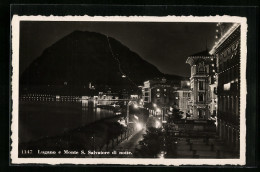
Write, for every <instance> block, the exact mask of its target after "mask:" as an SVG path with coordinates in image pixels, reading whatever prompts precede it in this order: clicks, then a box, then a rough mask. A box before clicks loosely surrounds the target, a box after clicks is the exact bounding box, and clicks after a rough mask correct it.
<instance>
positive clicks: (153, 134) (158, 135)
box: [134, 127, 164, 158]
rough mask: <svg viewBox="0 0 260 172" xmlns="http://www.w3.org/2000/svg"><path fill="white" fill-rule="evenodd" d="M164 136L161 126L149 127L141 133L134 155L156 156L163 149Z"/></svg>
mask: <svg viewBox="0 0 260 172" xmlns="http://www.w3.org/2000/svg"><path fill="white" fill-rule="evenodd" d="M163 143H164V136H163V131H162V129H161V128H153V127H150V128H148V129H147V130H146V134H144V135H143V140H142V141H140V142H139V145H140V148H139V149H136V151H135V153H134V156H136V157H147V158H154V157H156V156H157V155H158V154H159V153H160V152H161V150H163V145H164V144H163Z"/></svg>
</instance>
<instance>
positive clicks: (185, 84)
mask: <svg viewBox="0 0 260 172" xmlns="http://www.w3.org/2000/svg"><path fill="white" fill-rule="evenodd" d="M190 100H191V89H190V81H189V80H186V81H181V87H180V88H178V89H177V90H174V107H176V108H178V109H179V110H180V111H181V112H183V113H184V115H186V113H188V114H190V110H191V103H190Z"/></svg>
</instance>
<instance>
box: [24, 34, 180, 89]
mask: <svg viewBox="0 0 260 172" xmlns="http://www.w3.org/2000/svg"><path fill="white" fill-rule="evenodd" d="M154 77H166V78H170V79H177V80H179V79H181V78H182V77H179V76H175V75H165V74H163V73H161V72H160V71H159V70H158V69H157V68H156V67H155V66H154V65H152V64H150V63H148V62H147V61H145V60H143V59H142V58H141V57H140V56H139V55H138V54H136V53H134V52H132V51H131V50H130V49H129V48H127V47H126V46H124V45H123V44H121V43H120V42H119V41H117V40H115V39H114V38H111V37H107V36H105V35H103V34H99V33H95V32H88V31H74V32H72V33H70V34H69V35H67V36H65V37H64V38H62V39H60V40H59V41H57V42H56V43H54V44H53V45H51V46H50V47H49V48H47V49H46V50H44V52H43V53H42V55H41V56H40V57H38V58H37V59H36V60H34V61H33V62H32V63H31V65H30V66H29V67H28V68H27V69H26V70H25V71H24V72H23V73H22V75H21V76H20V87H21V88H25V87H28V86H30V87H33V86H36V87H37V86H41V87H44V86H64V85H66V86H67V87H71V88H75V90H77V88H80V87H83V86H84V87H88V86H89V83H92V85H95V88H96V89H99V90H102V89H104V88H105V87H109V88H110V89H112V90H113V89H114V90H116V89H122V88H126V89H132V90H133V89H137V88H138V86H139V85H143V82H144V81H146V80H149V79H153V78H154ZM72 90H73V89H72Z"/></svg>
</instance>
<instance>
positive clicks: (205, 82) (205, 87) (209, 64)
mask: <svg viewBox="0 0 260 172" xmlns="http://www.w3.org/2000/svg"><path fill="white" fill-rule="evenodd" d="M186 63H188V64H190V66H191V77H190V85H191V101H190V102H191V106H192V107H191V111H190V113H191V115H192V118H193V119H202V120H208V119H210V118H211V115H212V114H211V111H210V110H211V106H215V105H214V104H213V103H214V101H213V102H212V89H211V86H210V85H212V84H216V79H215V77H216V76H215V72H216V58H215V57H214V56H212V55H210V54H209V52H208V50H205V51H202V52H200V53H197V54H194V55H191V56H189V57H188V59H187V61H186ZM213 90H214V88H213ZM212 104H213V105H212Z"/></svg>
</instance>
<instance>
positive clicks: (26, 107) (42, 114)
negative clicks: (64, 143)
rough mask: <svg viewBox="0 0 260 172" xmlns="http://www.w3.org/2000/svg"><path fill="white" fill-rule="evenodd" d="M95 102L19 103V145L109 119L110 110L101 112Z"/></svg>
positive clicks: (111, 113) (111, 112) (111, 114)
mask: <svg viewBox="0 0 260 172" xmlns="http://www.w3.org/2000/svg"><path fill="white" fill-rule="evenodd" d="M97 103H98V102H97V101H96V100H82V101H81V102H55V101H54V102H32V101H30V102H22V101H21V102H20V105H19V141H20V142H28V141H31V140H37V139H39V138H42V137H47V136H48V137H50V136H55V135H59V134H62V133H63V132H65V131H68V130H71V129H74V128H78V127H80V126H85V125H87V124H90V123H93V122H95V121H97V120H100V119H103V118H107V117H111V116H113V115H115V114H114V112H113V110H108V109H100V108H98V107H97Z"/></svg>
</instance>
